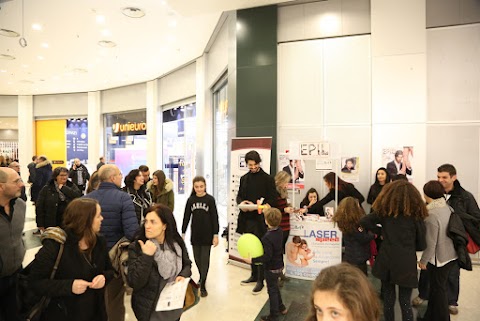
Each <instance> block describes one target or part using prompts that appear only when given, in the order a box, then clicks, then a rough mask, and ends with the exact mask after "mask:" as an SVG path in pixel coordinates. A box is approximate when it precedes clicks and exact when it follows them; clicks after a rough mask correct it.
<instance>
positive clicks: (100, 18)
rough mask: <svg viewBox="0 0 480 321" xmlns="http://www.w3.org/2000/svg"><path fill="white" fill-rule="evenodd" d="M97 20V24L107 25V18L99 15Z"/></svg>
mask: <svg viewBox="0 0 480 321" xmlns="http://www.w3.org/2000/svg"><path fill="white" fill-rule="evenodd" d="M95 20H96V21H97V23H105V16H102V15H98V16H96V17H95Z"/></svg>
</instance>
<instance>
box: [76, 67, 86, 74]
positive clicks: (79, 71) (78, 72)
mask: <svg viewBox="0 0 480 321" xmlns="http://www.w3.org/2000/svg"><path fill="white" fill-rule="evenodd" d="M73 73H74V74H86V73H88V70H87V69H85V68H74V69H73Z"/></svg>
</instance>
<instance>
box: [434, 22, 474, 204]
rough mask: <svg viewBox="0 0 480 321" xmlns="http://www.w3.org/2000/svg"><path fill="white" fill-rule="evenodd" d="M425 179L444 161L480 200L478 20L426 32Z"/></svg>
mask: <svg viewBox="0 0 480 321" xmlns="http://www.w3.org/2000/svg"><path fill="white" fill-rule="evenodd" d="M427 44H428V56H427V57H428V59H427V70H428V72H427V76H428V113H427V150H426V151H427V157H426V168H427V175H428V177H429V178H434V177H435V175H436V169H437V167H438V166H439V165H441V164H443V163H451V164H453V165H454V166H455V167H456V169H457V177H458V180H459V181H460V183H461V184H462V186H463V187H464V188H466V189H467V190H469V191H470V192H472V193H473V194H474V195H475V196H476V197H477V200H479V199H480V179H479V174H480V172H479V168H480V147H479V146H480V24H470V25H463V26H454V27H444V28H435V29H429V30H428V31H427Z"/></svg>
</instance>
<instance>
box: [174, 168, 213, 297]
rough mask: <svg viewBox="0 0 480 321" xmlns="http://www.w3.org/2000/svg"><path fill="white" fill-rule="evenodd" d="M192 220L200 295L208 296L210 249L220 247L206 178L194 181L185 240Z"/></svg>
mask: <svg viewBox="0 0 480 321" xmlns="http://www.w3.org/2000/svg"><path fill="white" fill-rule="evenodd" d="M190 218H191V219H192V236H191V243H192V247H193V257H194V259H195V264H197V267H198V271H199V273H200V282H199V283H200V295H201V296H202V297H206V296H207V295H208V292H207V288H206V283H207V274H208V269H209V266H210V249H211V248H212V245H213V246H214V247H215V246H217V245H218V229H219V227H218V213H217V205H216V204H215V199H214V198H213V196H211V195H209V194H207V190H206V183H205V178H203V177H202V176H196V177H195V178H194V179H193V189H192V194H191V195H190V197H189V198H188V200H187V204H186V205H185V213H184V216H183V225H182V238H184V239H185V232H186V231H187V227H188V223H189V222H190Z"/></svg>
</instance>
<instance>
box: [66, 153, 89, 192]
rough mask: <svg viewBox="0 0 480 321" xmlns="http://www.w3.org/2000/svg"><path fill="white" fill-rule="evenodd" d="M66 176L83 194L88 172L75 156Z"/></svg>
mask: <svg viewBox="0 0 480 321" xmlns="http://www.w3.org/2000/svg"><path fill="white" fill-rule="evenodd" d="M68 177H69V178H70V179H71V180H72V183H73V184H75V185H77V187H78V189H79V190H80V192H82V194H83V193H84V191H85V188H86V187H87V181H88V180H89V179H90V173H89V172H88V169H87V168H86V167H85V165H83V164H82V162H81V161H80V159H78V158H75V160H74V161H73V165H72V168H70V174H69V175H68Z"/></svg>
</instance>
